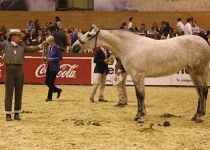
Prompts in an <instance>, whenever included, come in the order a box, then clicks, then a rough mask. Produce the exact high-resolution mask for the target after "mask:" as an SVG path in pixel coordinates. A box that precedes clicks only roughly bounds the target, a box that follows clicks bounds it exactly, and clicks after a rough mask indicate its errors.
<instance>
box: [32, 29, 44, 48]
mask: <svg viewBox="0 0 210 150" xmlns="http://www.w3.org/2000/svg"><path fill="white" fill-rule="evenodd" d="M35 40H36V41H35V45H39V44H41V43H42V42H43V41H45V40H46V38H45V36H44V35H43V33H42V31H41V30H38V31H37V36H36V38H35Z"/></svg>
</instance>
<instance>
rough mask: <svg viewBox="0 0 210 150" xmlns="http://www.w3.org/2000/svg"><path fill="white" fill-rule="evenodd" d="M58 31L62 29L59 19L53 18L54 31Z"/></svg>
mask: <svg viewBox="0 0 210 150" xmlns="http://www.w3.org/2000/svg"><path fill="white" fill-rule="evenodd" d="M59 29H62V23H61V19H60V17H58V16H56V17H55V30H56V31H58V30H59Z"/></svg>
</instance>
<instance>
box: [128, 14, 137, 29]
mask: <svg viewBox="0 0 210 150" xmlns="http://www.w3.org/2000/svg"><path fill="white" fill-rule="evenodd" d="M128 30H130V31H132V32H136V31H138V28H136V27H135V26H134V23H133V17H130V18H129V21H128Z"/></svg>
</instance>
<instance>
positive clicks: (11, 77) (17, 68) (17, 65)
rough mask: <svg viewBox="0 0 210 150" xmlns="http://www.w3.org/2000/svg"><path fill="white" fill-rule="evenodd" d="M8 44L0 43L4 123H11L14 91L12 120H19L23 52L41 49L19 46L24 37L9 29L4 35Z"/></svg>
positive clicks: (20, 33)
mask: <svg viewBox="0 0 210 150" xmlns="http://www.w3.org/2000/svg"><path fill="white" fill-rule="evenodd" d="M6 36H7V38H8V39H9V42H0V50H3V56H2V59H3V61H4V63H5V66H6V71H5V72H6V73H5V112H6V121H11V120H12V118H11V113H12V97H13V91H14V89H15V105H14V113H15V115H14V119H15V120H20V116H19V113H20V111H21V104H22V91H23V83H24V73H23V69H22V66H23V61H24V53H25V52H36V51H39V50H41V49H42V44H44V43H42V44H40V45H38V46H30V47H27V46H24V45H22V44H20V41H21V40H22V37H24V36H25V34H24V33H22V32H21V31H20V30H19V29H10V31H9V32H8V33H7V34H6Z"/></svg>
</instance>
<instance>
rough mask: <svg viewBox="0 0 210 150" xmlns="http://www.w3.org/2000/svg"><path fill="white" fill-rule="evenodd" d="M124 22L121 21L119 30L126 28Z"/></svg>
mask: <svg viewBox="0 0 210 150" xmlns="http://www.w3.org/2000/svg"><path fill="white" fill-rule="evenodd" d="M126 25H127V23H126V22H123V23H122V25H121V26H120V30H126Z"/></svg>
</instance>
